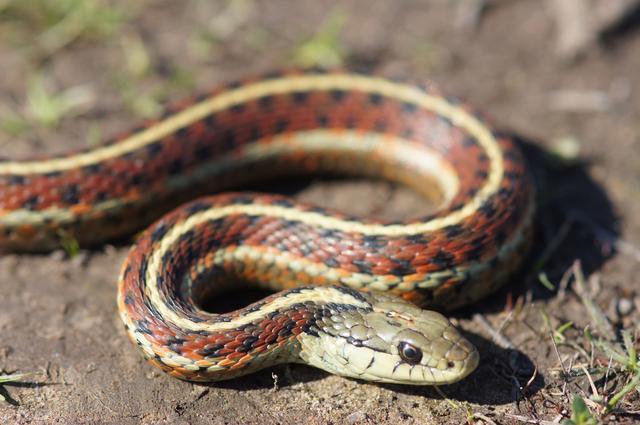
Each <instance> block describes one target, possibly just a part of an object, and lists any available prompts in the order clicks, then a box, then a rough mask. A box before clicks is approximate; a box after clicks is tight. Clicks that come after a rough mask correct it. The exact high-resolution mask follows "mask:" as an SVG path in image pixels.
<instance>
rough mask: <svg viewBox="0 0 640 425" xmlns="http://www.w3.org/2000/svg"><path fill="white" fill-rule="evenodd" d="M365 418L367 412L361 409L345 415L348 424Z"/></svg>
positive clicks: (353, 423)
mask: <svg viewBox="0 0 640 425" xmlns="http://www.w3.org/2000/svg"><path fill="white" fill-rule="evenodd" d="M366 419H367V414H366V413H364V412H363V411H357V412H353V413H352V414H350V415H349V416H347V423H348V424H349V425H355V424H357V423H358V422H362V421H365V420H366Z"/></svg>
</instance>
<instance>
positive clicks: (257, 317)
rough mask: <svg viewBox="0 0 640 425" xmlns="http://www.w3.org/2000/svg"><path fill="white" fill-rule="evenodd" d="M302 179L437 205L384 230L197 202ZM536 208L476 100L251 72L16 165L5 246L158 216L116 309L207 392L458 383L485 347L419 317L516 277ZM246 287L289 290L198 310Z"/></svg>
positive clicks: (152, 349)
mask: <svg viewBox="0 0 640 425" xmlns="http://www.w3.org/2000/svg"><path fill="white" fill-rule="evenodd" d="M299 173H305V174H308V173H336V174H341V175H343V174H347V175H361V176H372V177H380V178H384V179H387V180H392V181H396V182H399V183H402V184H405V185H408V186H410V187H412V188H414V189H415V190H417V191H418V192H420V193H423V194H425V195H426V196H429V197H431V198H433V197H434V196H436V197H438V198H439V199H440V205H441V206H440V208H439V209H438V210H437V211H436V212H434V213H432V214H430V215H427V216H424V217H418V218H414V219H409V220H405V221H399V222H384V221H380V220H375V219H369V218H362V217H353V216H349V215H346V214H342V213H339V212H335V211H329V210H327V209H323V208H319V207H317V206H314V205H307V204H303V203H300V202H298V201H296V200H294V199H291V198H288V197H284V196H276V195H268V194H260V193H246V192H236V193H223V194H219V195H215V196H205V197H199V196H202V195H204V194H210V193H214V192H218V191H221V190H223V189H228V188H231V187H237V186H239V185H242V184H244V183H246V182H251V181H260V180H262V179H265V178H272V177H275V176H282V175H297V174H299ZM193 199H195V200H193ZM186 201H190V202H188V203H186V204H184V202H186ZM177 205H181V206H179V207H178V208H177V209H175V210H173V211H171V212H169V213H167V212H168V211H170V210H171V209H172V208H175V207H176V206H177ZM533 211H534V207H533V189H532V185H531V184H530V180H529V177H528V174H527V170H526V168H525V164H524V161H523V158H522V156H521V153H520V152H519V150H518V149H517V147H516V146H515V145H514V142H513V141H512V140H511V139H509V138H508V137H504V136H502V135H500V134H498V133H497V132H495V131H493V130H492V129H491V128H490V127H488V126H487V125H486V124H485V123H484V121H483V120H482V119H480V118H479V117H478V115H477V114H476V113H475V112H474V111H472V110H471V109H470V108H469V107H468V106H467V105H465V104H463V103H460V102H459V101H457V100H456V99H453V98H448V97H445V96H443V95H442V94H441V93H440V91H438V89H437V88H435V87H434V86H432V85H430V84H420V85H414V84H409V83H405V82H398V81H392V80H387V79H384V78H380V77H377V76H372V75H366V74H360V73H352V72H348V71H319V70H307V71H287V72H277V73H271V74H267V75H263V76H261V77H256V78H250V79H246V80H244V81H241V82H236V83H232V84H228V85H225V86H221V87H218V88H216V89H214V90H212V91H210V92H206V93H203V94H201V95H199V96H195V97H192V98H191V99H187V100H185V101H183V102H181V103H178V104H176V105H174V106H172V107H170V108H168V109H167V111H166V112H165V113H164V114H163V115H162V116H161V117H160V118H158V119H155V120H149V121H146V122H144V123H142V125H141V126H139V127H138V128H136V129H135V130H133V131H131V132H129V133H126V134H122V135H120V136H118V137H116V138H114V139H113V140H110V141H108V142H106V143H104V144H103V145H100V146H98V147H95V148H91V149H87V150H81V151H75V152H68V153H66V154H63V155H60V156H55V157H47V158H37V159H29V160H20V161H12V160H0V251H5V252H6V251H18V252H20V251H21V252H25V251H26V252H38V251H46V250H50V249H53V248H55V247H57V246H60V244H63V243H64V241H65V240H75V241H78V242H79V243H80V244H81V245H84V246H91V245H95V244H99V243H101V242H104V241H106V240H110V239H115V238H119V237H122V236H123V235H127V234H130V233H131V232H133V231H135V230H137V229H139V228H141V227H142V226H145V225H148V224H149V223H151V222H153V221H154V220H156V221H155V222H154V224H152V225H151V227H149V228H148V229H147V230H146V231H145V232H144V233H143V234H142V235H141V236H140V237H139V238H138V240H137V241H136V244H135V245H134V247H133V248H132V249H131V251H130V253H129V255H128V257H127V258H126V260H125V262H124V264H123V266H122V271H121V275H120V279H119V284H118V308H119V311H120V316H121V318H122V320H123V322H124V326H125V328H126V330H127V333H128V335H129V337H130V339H131V340H132V341H133V342H134V343H135V344H137V345H138V347H139V348H140V349H141V351H142V353H143V354H144V356H145V357H146V358H147V359H149V360H150V362H151V363H153V364H154V365H156V366H158V367H160V368H161V369H162V370H164V371H166V372H168V373H169V374H171V375H173V376H176V377H178V378H181V379H187V380H195V381H208V380H211V381H215V380H224V379H229V378H232V377H235V376H238V375H243V374H246V373H249V372H253V371H255V370H258V369H261V368H264V367H267V366H270V365H273V364H276V363H281V362H303V363H307V364H311V365H313V366H316V367H319V368H322V369H324V370H327V371H329V372H331V373H335V374H339V375H343V376H350V377H355V378H361V379H367V380H372V381H379V382H395V383H407V384H444V383H449V382H455V381H457V380H459V379H462V378H463V377H465V376H466V375H468V374H469V373H470V372H471V371H473V369H474V368H475V367H476V365H477V364H478V358H479V357H478V353H477V351H476V349H475V348H474V347H473V346H472V345H471V344H470V343H469V342H468V341H467V340H466V339H465V338H463V337H462V336H461V335H460V333H459V332H458V331H457V330H456V329H455V328H454V327H453V326H452V325H451V324H450V322H449V321H448V320H447V319H446V318H444V317H443V316H442V315H440V314H439V313H436V312H433V311H427V310H422V309H420V308H418V307H417V306H421V307H423V306H433V307H437V308H438V309H453V308H457V307H460V306H463V305H467V304H469V303H472V302H474V301H476V300H478V299H479V298H481V297H483V296H485V295H487V294H489V293H491V292H493V291H495V290H496V289H497V288H498V287H500V286H501V285H502V284H503V283H505V282H506V281H507V279H508V278H509V276H510V275H511V274H512V272H513V271H514V270H515V269H517V267H518V266H519V265H520V263H521V260H522V258H523V255H524V253H525V251H526V249H527V247H528V245H529V241H530V239H531V232H532V217H533ZM165 213H167V214H165ZM163 214H165V215H163ZM158 217H161V218H159V219H158ZM238 282H245V283H247V284H252V285H257V286H261V287H264V288H268V289H271V290H275V291H281V292H277V293H275V294H274V295H272V296H269V297H267V298H265V299H263V300H261V301H259V302H257V303H254V304H251V305H249V306H247V307H245V308H242V309H240V310H237V311H233V312H231V313H225V314H213V313H209V312H206V311H203V310H202V309H201V308H200V307H199V306H200V305H201V303H202V300H203V299H207V298H210V297H212V296H221V295H220V293H221V292H222V291H224V290H227V289H229V288H230V287H233V286H234V285H239V284H240V283H238Z"/></svg>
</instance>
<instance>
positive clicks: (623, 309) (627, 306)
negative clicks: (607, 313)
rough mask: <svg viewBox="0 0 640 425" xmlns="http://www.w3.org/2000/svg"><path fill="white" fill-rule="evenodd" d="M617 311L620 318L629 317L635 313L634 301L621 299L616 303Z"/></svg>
mask: <svg viewBox="0 0 640 425" xmlns="http://www.w3.org/2000/svg"><path fill="white" fill-rule="evenodd" d="M616 311H617V312H618V314H619V315H620V316H627V315H628V314H630V313H631V312H632V311H633V301H632V300H631V299H629V298H619V299H618V301H617V302H616Z"/></svg>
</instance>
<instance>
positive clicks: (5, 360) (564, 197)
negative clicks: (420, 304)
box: [0, 0, 640, 424]
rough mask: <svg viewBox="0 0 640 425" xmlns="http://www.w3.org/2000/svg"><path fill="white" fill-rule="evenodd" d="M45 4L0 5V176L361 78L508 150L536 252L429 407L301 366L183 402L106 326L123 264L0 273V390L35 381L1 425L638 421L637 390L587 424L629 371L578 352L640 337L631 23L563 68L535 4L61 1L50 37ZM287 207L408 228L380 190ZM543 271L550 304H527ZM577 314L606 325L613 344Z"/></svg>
mask: <svg viewBox="0 0 640 425" xmlns="http://www.w3.org/2000/svg"><path fill="white" fill-rule="evenodd" d="M45 3H47V2H43V1H34V2H31V5H30V6H29V4H30V3H29V2H21V1H0V128H1V129H2V130H0V156H6V157H11V158H20V157H26V156H32V155H41V154H43V153H52V152H60V151H64V150H65V149H69V148H77V147H85V146H90V145H92V144H95V143H96V141H98V140H101V139H103V138H104V137H107V136H109V135H113V134H115V133H117V132H118V131H123V130H127V129H128V128H129V127H131V126H132V125H134V124H135V123H136V121H137V120H139V119H140V118H141V116H145V115H153V114H154V113H157V111H158V105H159V104H161V103H163V102H164V101H166V100H175V99H179V98H180V96H183V95H186V94H189V93H191V92H192V91H193V90H197V89H198V88H205V87H209V86H211V85H213V84H216V83H218V82H223V81H228V80H231V79H234V78H237V77H240V76H244V75H248V74H255V73H257V72H260V71H264V70H267V69H272V68H279V67H282V66H290V65H291V64H303V65H304V64H308V63H321V64H323V65H332V64H343V65H348V66H356V67H366V68H369V69H374V70H377V71H380V72H382V73H384V74H386V75H389V76H399V77H411V78H417V77H419V78H428V79H431V80H433V81H436V82H437V83H438V84H439V85H440V86H441V87H442V88H443V89H444V90H445V91H446V92H448V93H451V94H454V95H456V96H459V97H462V98H464V99H466V100H467V101H469V102H470V103H471V104H473V105H474V106H476V107H477V108H480V109H481V110H482V111H484V112H486V113H487V114H488V115H489V116H490V117H492V119H493V121H494V122H495V123H496V124H497V125H498V126H499V127H500V128H501V129H504V130H505V131H509V132H511V133H512V134H514V136H516V137H518V138H519V139H520V140H521V141H522V143H523V146H524V148H525V150H526V153H527V157H528V159H529V160H530V162H531V164H532V168H533V169H534V172H535V175H536V177H537V180H538V183H539V187H540V193H539V202H540V214H539V216H538V219H537V222H538V231H537V232H536V233H537V239H538V240H537V242H536V247H535V248H534V250H533V252H532V254H531V258H532V259H531V261H530V262H529V266H528V267H527V268H526V270H524V271H523V273H522V275H521V276H519V277H517V278H514V280H513V282H512V284H510V285H509V286H508V287H507V288H505V289H504V290H502V291H501V292H499V293H498V294H496V295H495V296H492V297H491V299H489V300H486V301H483V302H482V303H480V304H478V305H476V306H473V307H471V308H468V309H465V310H463V311H458V312H454V314H452V317H453V318H454V320H457V323H459V325H460V327H461V328H462V329H463V330H464V331H465V332H466V333H467V335H468V337H469V338H470V339H471V340H472V341H473V342H474V343H475V344H476V345H477V347H478V348H479V350H480V352H481V363H480V366H479V368H478V370H477V371H476V372H474V373H473V374H472V375H471V376H469V377H468V378H467V379H465V380H464V381H463V382H460V383H458V384H455V385H450V386H446V387H442V388H440V390H439V391H438V390H436V389H433V388H428V387H424V388H406V387H400V386H387V385H371V384H367V383H363V382H358V381H354V380H349V379H344V378H340V377H336V376H330V375H328V374H326V373H324V372H321V371H318V370H315V369H312V368H309V367H304V366H299V365H293V366H281V367H277V368H274V369H272V370H266V371H263V372H260V373H257V374H254V375H250V376H247V377H244V378H241V379H237V380H234V381H230V382H226V383H222V384H216V385H211V386H204V385H193V384H189V383H184V382H180V381H178V380H176V379H173V378H171V377H168V376H165V375H163V374H162V373H160V372H158V371H157V370H155V369H154V368H152V367H151V366H149V365H147V364H146V363H145V362H144V361H143V360H142V359H141V357H140V356H139V354H138V353H137V351H136V349H135V348H134V347H133V346H132V345H131V344H130V343H129V341H128V340H127V338H126V336H125V334H124V332H123V330H122V325H121V324H120V321H119V319H118V317H117V315H116V305H115V283H116V277H117V273H118V269H119V267H120V264H121V262H122V261H123V259H124V256H125V255H126V252H127V245H126V244H121V245H117V246H111V245H106V246H104V247H103V248H102V249H98V250H95V251H83V250H80V251H79V252H77V253H76V252H74V251H75V250H74V249H73V247H70V248H69V249H68V250H67V253H65V252H63V251H60V252H54V253H52V254H50V255H36V256H26V255H7V256H4V257H2V258H0V295H1V297H0V334H1V335H2V338H1V339H0V372H5V373H13V372H25V373H27V372H36V373H37V374H36V375H34V376H31V377H27V378H24V379H22V380H21V381H20V382H14V383H7V384H4V385H3V386H1V387H0V394H1V395H2V396H4V397H5V398H6V401H5V402H2V401H0V423H3V424H11V423H19V424H23V423H24V424H26V423H64V424H74V423H91V424H93V423H117V424H135V423H145V424H152V423H153V424H156V423H167V424H169V423H171V424H174V423H175V424H200V423H212V424H297V423H314V424H316V423H317V424H343V423H344V424H378V423H380V424H381V423H394V424H396V423H401V424H425V423H444V424H459V423H478V424H480V423H499V424H511V423H545V422H538V421H548V422H547V423H553V422H559V421H560V420H561V419H566V418H569V417H571V415H572V414H574V415H575V411H574V412H573V413H572V400H573V399H574V396H578V397H579V398H582V399H584V400H585V401H586V404H587V408H588V409H589V411H590V412H591V414H592V415H593V416H595V417H598V418H599V421H602V422H605V423H634V422H635V421H640V396H639V393H638V391H636V390H632V391H630V392H628V393H624V394H623V395H622V396H621V398H620V399H619V400H617V402H616V404H615V406H612V409H608V410H606V409H605V408H604V407H603V405H606V403H607V402H608V401H610V400H611V398H612V397H613V396H614V395H616V394H618V393H619V392H620V391H621V390H622V389H623V387H624V385H625V384H627V383H628V382H629V381H630V380H631V379H633V378H634V376H636V375H635V374H637V373H638V372H637V369H633V367H634V366H633V365H631V366H629V365H628V367H627V370H626V371H624V370H622V369H623V367H618V369H617V371H616V365H615V362H612V361H611V358H612V357H614V356H612V355H611V353H610V352H607V351H606V350H605V349H603V348H602V347H601V346H597V344H595V343H591V342H590V341H589V340H588V338H586V337H585V334H584V329H585V328H588V329H590V330H591V332H592V333H593V334H594V335H596V337H594V338H597V337H598V336H599V337H601V338H604V339H607V338H608V339H609V340H610V341H612V342H610V343H611V344H615V341H616V340H617V341H618V342H619V341H620V340H621V335H622V333H621V331H622V330H623V329H629V330H630V331H631V335H632V340H633V341H635V337H636V336H637V335H636V332H635V331H636V325H635V324H636V323H637V321H638V319H639V318H640V302H639V300H640V298H638V297H639V296H640V291H638V285H639V284H640V281H639V280H638V279H639V278H638V276H639V275H640V254H639V252H640V251H639V250H638V248H637V247H636V246H638V245H640V201H638V200H639V199H640V124H639V123H640V96H639V95H638V93H639V91H640V73H639V72H638V71H639V70H640V34H638V32H637V31H636V27H635V26H634V19H636V18H637V16H634V15H633V14H632V15H630V17H629V18H628V19H626V21H625V22H623V23H622V24H621V25H618V26H616V27H613V28H610V29H609V30H608V31H607V32H606V34H604V36H603V37H602V40H600V42H598V43H594V44H593V45H591V46H590V47H589V48H588V49H586V50H585V52H584V53H583V54H581V55H579V56H578V57H572V58H568V57H567V56H566V55H564V56H563V55H561V54H559V53H558V44H557V41H558V34H559V32H560V30H561V27H562V24H561V23H560V24H558V23H557V22H556V20H554V18H553V16H552V15H551V13H552V12H551V11H550V9H549V8H548V7H546V6H545V4H547V3H545V2H541V1H538V0H509V1H506V0H503V1H493V2H490V5H491V7H489V8H488V9H487V10H485V12H484V13H483V14H482V15H481V16H479V17H477V19H476V20H475V21H473V22H469V19H464V15H463V14H462V13H461V11H460V7H459V3H462V2H448V1H444V0H441V1H436V0H433V1H419V0H414V1H393V2H392V1H382V0H380V1H373V0H353V1H342V2H338V1H324V0H323V1H314V2H307V1H295V2H294V1H282V0H271V1H269V2H258V1H257V0H256V1H252V0H242V1H240V0H236V1H233V2H226V1H225V2H223V1H204V0H202V1H196V0H193V1H183V2H176V1H168V0H164V1H160V0H159V1H141V2H136V5H135V6H132V5H131V4H129V3H134V2H126V1H118V2H109V3H107V2H98V1H82V2H81V1H64V2H62V1H61V2H60V4H61V5H62V4H71V5H73V7H74V8H80V7H84V8H86V13H84V14H81V17H82V19H84V21H82V19H80V20H78V19H76V21H73V20H71V19H68V21H65V22H66V24H65V25H67V27H64V25H62V26H61V25H56V23H59V22H60V20H61V19H63V18H68V17H69V11H68V10H67V11H64V10H63V11H60V10H56V8H55V7H53V6H51V4H53V3H56V2H49V6H46V7H45V6H44V5H45ZM105 5H106V6H105ZM60 7H61V8H62V6H60ZM92 8H96V9H92ZM636 15H637V14H636ZM63 21H64V19H63ZM78 22H81V24H78ZM83 25H84V26H83ZM61 27H62V28H61ZM69 28H70V29H69ZM78 28H79V29H78ZM74 31H75V32H74ZM549 152H555V153H556V155H552V154H550V153H549ZM274 187H275V186H274ZM266 190H269V186H267V187H266ZM295 196H298V197H300V198H303V199H305V200H307V201H312V202H316V203H318V204H321V205H324V206H331V207H336V208H339V209H343V210H347V211H349V212H353V213H359V214H369V215H376V216H382V217H401V216H405V215H407V214H410V213H412V212H415V211H418V210H420V209H421V208H424V206H423V201H422V200H421V199H420V198H419V197H418V196H417V195H415V194H413V193H412V192H410V191H408V190H407V189H404V188H397V187H395V186H393V185H389V184H386V183H380V182H366V181H358V180H346V181H343V180H339V181H335V180H319V179H311V180H309V181H308V182H304V183H302V184H300V185H297V187H296V188H295ZM634 244H635V245H634ZM69 254H71V255H69ZM70 257H71V258H70ZM575 260H581V265H582V266H581V267H582V269H583V270H584V273H585V274H586V276H587V284H586V286H587V290H586V293H585V295H584V296H583V297H580V296H578V295H577V294H578V293H580V291H579V290H578V291H576V289H575V288H576V284H575V280H576V279H573V278H572V279H568V283H569V285H568V288H565V287H564V286H563V284H562V276H563V275H564V274H565V272H566V271H567V270H570V268H571V266H572V264H573V263H574V261H575ZM540 271H544V272H545V273H546V276H547V277H548V279H549V281H550V283H551V284H552V285H554V286H555V287H556V288H558V287H559V288H560V289H559V290H557V289H553V288H552V289H553V290H552V289H548V288H547V287H546V286H545V285H543V284H542V283H540V281H539V279H538V273H539V272H540ZM567 276H569V275H568V274H567ZM565 281H567V279H565ZM547 286H549V284H547ZM585 300H586V301H585ZM589 300H592V301H593V302H594V303H595V305H597V306H599V307H600V308H601V309H602V311H604V313H605V314H606V315H607V316H608V318H609V320H610V322H611V323H612V324H613V329H612V330H611V329H610V331H611V333H610V334H609V335H607V328H606V326H605V330H604V331H602V326H600V327H599V326H598V323H594V319H592V314H590V311H592V310H590V309H589V308H588V306H589ZM599 331H600V332H599ZM636 345H637V344H636ZM583 366H584V368H583ZM618 366H619V365H618ZM607 368H608V369H609V372H608V373H606V372H603V371H604V370H605V369H607ZM563 370H564V373H562V371H563ZM583 371H586V372H584V373H583ZM587 372H589V373H588V376H587V375H586V373H587ZM590 380H591V381H592V382H590ZM636 384H637V381H636ZM594 388H595V390H596V391H597V393H598V394H597V395H599V396H600V397H601V399H603V401H598V398H597V397H594ZM574 410H575V409H574ZM605 410H606V411H605ZM527 421H528V422H527ZM581 423H588V422H581Z"/></svg>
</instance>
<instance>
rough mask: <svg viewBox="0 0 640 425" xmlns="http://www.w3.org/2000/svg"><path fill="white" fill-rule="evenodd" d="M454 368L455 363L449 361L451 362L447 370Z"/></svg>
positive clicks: (448, 363)
mask: <svg viewBox="0 0 640 425" xmlns="http://www.w3.org/2000/svg"><path fill="white" fill-rule="evenodd" d="M454 366H455V363H454V362H452V361H451V360H449V361H448V362H447V368H449V369H451V368H453V367H454Z"/></svg>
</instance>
